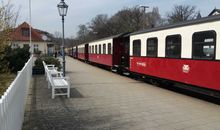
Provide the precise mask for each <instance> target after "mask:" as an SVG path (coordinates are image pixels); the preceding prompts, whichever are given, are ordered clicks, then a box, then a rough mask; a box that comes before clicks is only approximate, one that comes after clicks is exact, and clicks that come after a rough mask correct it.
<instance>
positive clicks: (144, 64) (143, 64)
mask: <svg viewBox="0 0 220 130" xmlns="http://www.w3.org/2000/svg"><path fill="white" fill-rule="evenodd" d="M137 66H142V67H146V66H147V64H146V62H137Z"/></svg>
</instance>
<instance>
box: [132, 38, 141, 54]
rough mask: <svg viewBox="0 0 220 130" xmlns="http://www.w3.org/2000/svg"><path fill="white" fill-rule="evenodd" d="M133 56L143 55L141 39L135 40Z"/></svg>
mask: <svg viewBox="0 0 220 130" xmlns="http://www.w3.org/2000/svg"><path fill="white" fill-rule="evenodd" d="M133 56H141V40H134V41H133Z"/></svg>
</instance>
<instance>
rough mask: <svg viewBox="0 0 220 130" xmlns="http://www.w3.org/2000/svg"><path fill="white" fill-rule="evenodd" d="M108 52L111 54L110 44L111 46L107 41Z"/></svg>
mask: <svg viewBox="0 0 220 130" xmlns="http://www.w3.org/2000/svg"><path fill="white" fill-rule="evenodd" d="M108 54H112V46H111V43H108Z"/></svg>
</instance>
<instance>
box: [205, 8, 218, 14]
mask: <svg viewBox="0 0 220 130" xmlns="http://www.w3.org/2000/svg"><path fill="white" fill-rule="evenodd" d="M219 14H220V9H216V8H215V9H213V10H212V12H211V13H210V14H209V15H208V16H213V15H219Z"/></svg>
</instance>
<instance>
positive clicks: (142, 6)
mask: <svg viewBox="0 0 220 130" xmlns="http://www.w3.org/2000/svg"><path fill="white" fill-rule="evenodd" d="M139 7H140V8H143V18H144V20H143V30H144V29H145V26H144V25H145V20H146V15H145V11H146V9H147V8H149V6H146V5H139Z"/></svg>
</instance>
